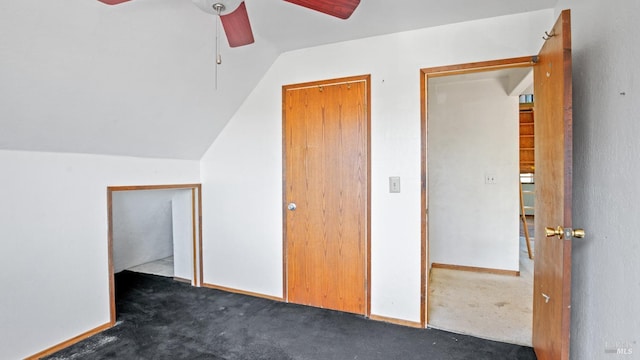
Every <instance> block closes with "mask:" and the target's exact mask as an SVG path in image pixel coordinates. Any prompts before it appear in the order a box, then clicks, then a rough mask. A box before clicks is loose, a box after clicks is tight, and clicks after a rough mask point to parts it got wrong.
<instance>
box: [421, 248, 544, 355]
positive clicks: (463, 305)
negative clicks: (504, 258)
mask: <svg viewBox="0 0 640 360" xmlns="http://www.w3.org/2000/svg"><path fill="white" fill-rule="evenodd" d="M523 247H524V248H523ZM520 248H521V250H520V252H521V254H520V276H519V277H516V276H507V275H494V274H482V273H477V272H468V271H460V270H449V269H432V271H431V281H430V284H429V326H431V327H433V328H437V329H442V330H448V331H452V332H456V333H460V334H468V335H473V336H477V337H480V338H484V339H490V340H497V341H502V342H507V343H512V344H518V345H527V346H531V326H532V310H533V309H532V299H533V260H529V258H528V257H527V253H526V246H524V241H523V239H521V246H520Z"/></svg>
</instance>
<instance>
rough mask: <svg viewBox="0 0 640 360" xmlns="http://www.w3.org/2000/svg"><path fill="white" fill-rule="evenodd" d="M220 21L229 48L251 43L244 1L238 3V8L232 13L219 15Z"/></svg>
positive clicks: (251, 37)
mask: <svg viewBox="0 0 640 360" xmlns="http://www.w3.org/2000/svg"><path fill="white" fill-rule="evenodd" d="M220 21H221V22H222V27H224V32H225V34H227V40H228V41H229V46H231V47H238V46H243V45H249V44H252V43H253V41H254V40H253V32H252V31H251V24H250V23H249V15H248V14H247V7H246V6H245V5H244V1H243V2H241V3H240V6H238V8H237V9H236V10H235V11H234V12H232V13H229V14H227V15H220Z"/></svg>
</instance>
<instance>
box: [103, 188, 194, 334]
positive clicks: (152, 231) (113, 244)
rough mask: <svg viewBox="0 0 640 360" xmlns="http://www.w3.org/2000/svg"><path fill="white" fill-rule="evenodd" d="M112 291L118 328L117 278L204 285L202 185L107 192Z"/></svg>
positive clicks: (110, 285)
mask: <svg viewBox="0 0 640 360" xmlns="http://www.w3.org/2000/svg"><path fill="white" fill-rule="evenodd" d="M107 204H108V226H109V230H108V234H109V235H108V247H109V289H110V307H111V309H110V310H111V322H112V324H115V321H116V308H115V274H116V273H119V272H121V271H124V270H130V271H138V272H145V273H151V274H154V275H160V276H169V277H172V278H173V279H175V280H178V281H184V282H189V283H190V284H191V285H193V286H201V285H202V256H201V253H202V251H201V249H202V241H201V238H202V230H201V229H202V224H201V221H202V220H201V219H202V217H201V209H202V206H201V185H200V184H185V185H150V186H118V187H108V188H107Z"/></svg>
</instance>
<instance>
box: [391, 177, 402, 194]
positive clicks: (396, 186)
mask: <svg viewBox="0 0 640 360" xmlns="http://www.w3.org/2000/svg"><path fill="white" fill-rule="evenodd" d="M389 192H390V193H399V192H400V176H391V177H389Z"/></svg>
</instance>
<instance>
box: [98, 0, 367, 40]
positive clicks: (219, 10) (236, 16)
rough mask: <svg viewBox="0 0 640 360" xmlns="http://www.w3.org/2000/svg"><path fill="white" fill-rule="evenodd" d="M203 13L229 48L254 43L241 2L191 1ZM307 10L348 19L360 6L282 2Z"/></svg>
mask: <svg viewBox="0 0 640 360" xmlns="http://www.w3.org/2000/svg"><path fill="white" fill-rule="evenodd" d="M98 1H100V2H102V3H105V4H107V5H118V4H121V3H124V2H127V1H129V0H98ZM192 1H193V2H194V4H196V5H197V6H198V7H199V8H200V9H202V10H203V11H205V12H208V13H211V14H214V15H218V16H219V18H220V22H221V23H222V27H223V28H224V32H225V34H226V35H227V41H228V42H229V46H230V47H238V46H243V45H249V44H251V43H253V42H254V39H253V32H252V31H251V24H250V22H249V14H248V13H247V8H246V6H245V4H244V1H242V0H192ZM284 1H286V2H289V3H292V4H296V5H300V6H303V7H305V8H308V9H312V10H315V11H319V12H321V13H324V14H327V15H331V16H335V17H337V18H340V19H348V18H349V17H350V16H351V14H352V13H353V12H354V10H355V9H356V7H358V5H359V4H360V0H284Z"/></svg>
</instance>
